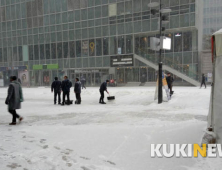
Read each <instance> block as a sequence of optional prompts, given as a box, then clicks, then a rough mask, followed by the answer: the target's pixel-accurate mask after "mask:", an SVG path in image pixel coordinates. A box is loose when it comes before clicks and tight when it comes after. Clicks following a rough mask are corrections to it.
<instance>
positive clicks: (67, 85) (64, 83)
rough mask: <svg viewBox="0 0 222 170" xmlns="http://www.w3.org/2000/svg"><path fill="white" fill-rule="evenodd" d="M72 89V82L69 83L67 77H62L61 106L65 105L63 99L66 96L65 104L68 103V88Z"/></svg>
mask: <svg viewBox="0 0 222 170" xmlns="http://www.w3.org/2000/svg"><path fill="white" fill-rule="evenodd" d="M71 87H72V82H71V81H69V79H68V77H67V76H64V80H63V81H62V92H63V98H62V99H63V100H62V106H64V105H65V98H66V96H67V103H68V104H69V103H70V99H69V95H70V88H71Z"/></svg>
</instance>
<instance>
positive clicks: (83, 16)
mask: <svg viewBox="0 0 222 170" xmlns="http://www.w3.org/2000/svg"><path fill="white" fill-rule="evenodd" d="M81 17H82V18H81V19H82V20H87V9H82V10H81Z"/></svg>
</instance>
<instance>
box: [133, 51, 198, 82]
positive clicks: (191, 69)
mask: <svg viewBox="0 0 222 170" xmlns="http://www.w3.org/2000/svg"><path fill="white" fill-rule="evenodd" d="M136 54H137V55H139V56H141V57H143V58H145V59H147V60H148V61H149V62H152V63H153V64H156V65H158V60H159V57H158V56H157V55H155V54H152V53H150V54H149V53H148V52H147V51H145V50H142V49H140V50H139V51H136ZM162 62H163V65H166V66H169V67H171V68H172V69H175V70H176V71H179V72H180V73H183V74H184V75H186V76H188V77H190V78H192V79H193V80H196V81H199V75H198V73H197V72H196V71H195V69H197V67H195V64H192V63H191V65H190V64H187V65H182V64H179V63H176V62H174V61H173V60H171V59H169V58H167V57H163V59H162Z"/></svg>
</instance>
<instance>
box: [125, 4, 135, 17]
mask: <svg viewBox="0 0 222 170" xmlns="http://www.w3.org/2000/svg"><path fill="white" fill-rule="evenodd" d="M132 13H133V10H132V1H127V2H125V14H132Z"/></svg>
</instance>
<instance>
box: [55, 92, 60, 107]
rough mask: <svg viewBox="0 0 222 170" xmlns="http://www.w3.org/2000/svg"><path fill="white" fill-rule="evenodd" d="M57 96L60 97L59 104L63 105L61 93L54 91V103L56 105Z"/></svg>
mask: <svg viewBox="0 0 222 170" xmlns="http://www.w3.org/2000/svg"><path fill="white" fill-rule="evenodd" d="M57 96H58V102H59V103H61V92H60V91H59V92H57V91H54V103H55V104H56V101H57Z"/></svg>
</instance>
